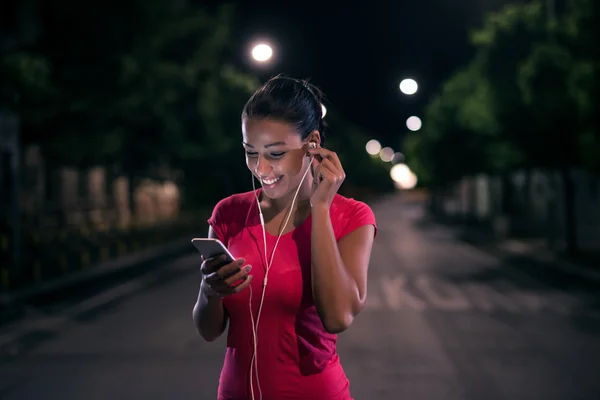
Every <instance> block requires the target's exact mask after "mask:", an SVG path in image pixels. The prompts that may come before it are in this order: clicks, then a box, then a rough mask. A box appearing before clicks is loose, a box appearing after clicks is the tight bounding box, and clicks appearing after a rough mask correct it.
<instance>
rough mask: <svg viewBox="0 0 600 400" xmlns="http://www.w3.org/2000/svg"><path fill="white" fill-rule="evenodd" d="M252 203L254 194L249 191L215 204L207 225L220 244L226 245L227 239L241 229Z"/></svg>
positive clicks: (233, 195)
mask: <svg viewBox="0 0 600 400" xmlns="http://www.w3.org/2000/svg"><path fill="white" fill-rule="evenodd" d="M254 201H255V193H254V192H253V191H250V192H244V193H236V194H232V195H230V196H227V197H225V198H223V199H221V200H219V201H218V202H217V204H216V205H215V206H214V208H213V210H212V214H211V216H210V218H209V219H208V224H209V225H210V226H211V227H212V228H213V230H214V231H215V233H216V234H217V236H218V237H219V239H221V241H222V242H224V243H227V240H228V238H229V237H231V236H232V235H234V234H236V232H239V231H240V230H241V229H242V227H243V226H244V225H245V221H246V217H247V216H248V211H249V210H250V207H251V206H252V204H253V203H254Z"/></svg>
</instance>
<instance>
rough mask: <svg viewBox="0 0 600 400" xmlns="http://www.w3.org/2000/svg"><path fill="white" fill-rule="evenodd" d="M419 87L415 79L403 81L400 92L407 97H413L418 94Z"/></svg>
mask: <svg viewBox="0 0 600 400" xmlns="http://www.w3.org/2000/svg"><path fill="white" fill-rule="evenodd" d="M418 88H419V85H417V81H415V80H414V79H403V80H402V82H400V91H401V92H402V93H404V94H406V95H409V96H410V95H412V94H415V93H417V90H418Z"/></svg>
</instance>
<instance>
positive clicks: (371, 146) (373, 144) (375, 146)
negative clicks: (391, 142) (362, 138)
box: [366, 139, 381, 156]
mask: <svg viewBox="0 0 600 400" xmlns="http://www.w3.org/2000/svg"><path fill="white" fill-rule="evenodd" d="M366 149H367V153H369V154H370V155H372V156H374V155H377V154H379V152H380V151H381V143H379V142H378V141H377V140H375V139H372V140H369V141H368V142H367V146H366Z"/></svg>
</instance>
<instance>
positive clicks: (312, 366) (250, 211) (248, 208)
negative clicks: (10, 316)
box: [193, 76, 376, 400]
mask: <svg viewBox="0 0 600 400" xmlns="http://www.w3.org/2000/svg"><path fill="white" fill-rule="evenodd" d="M324 129H325V126H324V123H323V120H322V108H321V94H320V92H319V91H318V89H316V88H315V87H314V86H312V85H310V84H309V83H308V82H306V81H301V80H296V79H291V78H286V77H281V76H278V77H275V78H273V79H271V80H270V81H268V82H267V83H266V84H265V85H264V86H263V87H262V88H260V89H259V90H257V92H256V93H254V95H253V96H252V97H251V98H250V99H249V101H248V103H247V104H246V106H245V107H244V110H243V112H242V138H243V146H244V148H245V152H246V164H247V166H248V169H249V170H250V172H251V174H252V175H251V176H252V179H253V181H254V178H256V179H258V181H259V182H260V184H261V188H259V189H258V190H253V191H251V192H247V193H239V194H234V195H232V196H229V197H227V198H225V199H223V200H221V201H220V202H219V203H218V204H217V205H216V207H215V208H214V210H213V214H212V216H211V218H210V219H209V220H208V222H209V225H210V228H209V236H210V237H214V238H218V239H220V240H221V242H223V243H224V244H225V245H226V246H227V248H228V249H229V251H230V252H231V253H232V254H233V255H234V256H235V257H240V258H239V259H238V260H237V261H235V262H233V263H230V264H228V265H225V266H221V267H220V268H218V267H216V265H218V263H217V262H216V261H214V260H211V259H208V260H205V261H204V262H203V265H202V268H201V269H202V271H203V279H202V283H201V288H200V293H199V295H198V301H197V303H196V305H195V307H194V313H193V316H194V321H195V322H196V326H197V329H198V331H199V332H200V334H201V335H202V336H203V337H204V338H205V339H206V340H214V339H216V337H218V336H219V335H221V334H222V333H223V332H224V330H225V327H226V325H227V321H228V320H231V324H230V326H229V332H228V336H227V351H226V355H225V362H224V365H223V369H222V371H221V378H220V381H219V399H220V400H233V399H236V400H237V399H248V398H250V399H262V398H263V396H264V399H282V400H285V399H315V400H320V399H322V400H325V399H327V400H348V399H351V397H350V392H349V383H348V379H347V378H346V375H345V373H344V370H343V368H342V366H341V363H340V360H339V357H338V355H337V351H336V338H337V336H336V335H337V334H338V333H340V332H342V331H344V330H346V329H347V328H348V327H349V326H350V324H351V323H352V320H353V319H354V317H356V315H358V313H359V312H360V311H361V310H362V308H363V306H364V304H365V299H366V287H367V270H368V265H369V259H370V255H371V248H372V245H373V240H374V238H375V235H376V223H375V217H374V215H373V212H372V211H371V209H370V208H369V207H368V206H367V205H366V204H365V203H362V202H359V201H356V200H354V199H350V198H346V197H343V196H341V195H339V194H338V193H337V192H338V189H339V188H340V186H341V184H342V182H343V181H344V178H345V173H344V169H343V167H342V165H341V163H340V160H339V158H338V156H337V155H336V153H334V152H333V151H330V150H328V149H325V148H323V147H322V145H323V142H324ZM244 264H251V265H252V266H253V267H252V274H249V271H250V268H249V267H248V266H246V268H240V267H242V266H243V265H244ZM267 278H268V279H267ZM240 279H241V280H242V281H243V283H241V284H239V285H237V286H235V287H232V286H231V285H232V282H236V281H239V280H240Z"/></svg>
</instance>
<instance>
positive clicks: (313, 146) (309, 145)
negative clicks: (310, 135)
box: [308, 142, 317, 149]
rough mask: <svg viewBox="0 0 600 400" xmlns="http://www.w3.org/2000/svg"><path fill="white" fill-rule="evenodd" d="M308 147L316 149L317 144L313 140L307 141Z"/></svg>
mask: <svg viewBox="0 0 600 400" xmlns="http://www.w3.org/2000/svg"><path fill="white" fill-rule="evenodd" d="M308 148H309V149H316V148H317V144H316V143H315V142H309V143H308Z"/></svg>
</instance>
